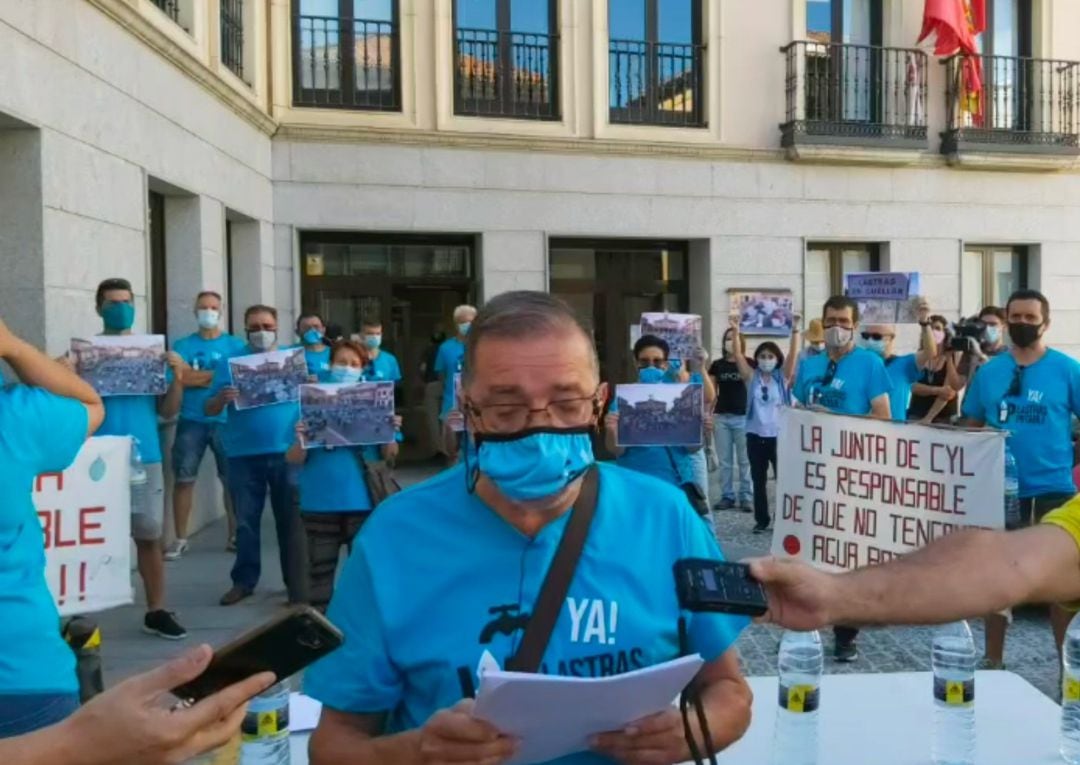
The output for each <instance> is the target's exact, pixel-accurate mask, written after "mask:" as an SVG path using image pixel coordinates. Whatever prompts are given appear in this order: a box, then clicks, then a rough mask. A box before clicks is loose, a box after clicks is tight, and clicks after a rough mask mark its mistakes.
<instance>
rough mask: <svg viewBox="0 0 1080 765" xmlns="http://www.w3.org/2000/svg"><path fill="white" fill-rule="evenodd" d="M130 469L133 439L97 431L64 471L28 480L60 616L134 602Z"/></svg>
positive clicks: (47, 569) (101, 609) (47, 575)
mask: <svg viewBox="0 0 1080 765" xmlns="http://www.w3.org/2000/svg"><path fill="white" fill-rule="evenodd" d="M130 475H131V439H130V438H129V437H127V436H101V437H98V438H91V439H89V440H87V442H86V443H85V444H83V447H82V449H81V450H80V451H79V455H78V456H77V457H76V458H75V461H74V462H73V463H72V464H71V466H70V467H68V469H67V470H65V471H64V472H63V473H43V474H41V475H39V476H38V477H37V480H36V481H34V486H33V490H34V491H33V497H34V508H35V509H36V510H37V515H38V520H39V521H40V522H41V530H42V533H43V534H44V536H45V575H46V577H47V579H48V582H49V589H50V590H51V591H52V594H53V598H54V599H55V600H56V605H57V607H58V608H59V609H60V615H61V616H67V615H69V614H87V613H92V612H94V611H104V610H105V609H107V608H113V607H115V606H122V605H125V604H127V603H131V602H132V601H133V593H132V589H131V560H130V558H131V542H130V541H129V538H130V536H131V485H130Z"/></svg>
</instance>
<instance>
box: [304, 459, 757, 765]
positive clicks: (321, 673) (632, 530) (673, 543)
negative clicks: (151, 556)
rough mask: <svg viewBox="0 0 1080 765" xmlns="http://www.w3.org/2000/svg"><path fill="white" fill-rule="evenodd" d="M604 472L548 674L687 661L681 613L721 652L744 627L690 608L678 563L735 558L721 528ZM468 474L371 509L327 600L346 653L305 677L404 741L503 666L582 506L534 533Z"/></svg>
mask: <svg viewBox="0 0 1080 765" xmlns="http://www.w3.org/2000/svg"><path fill="white" fill-rule="evenodd" d="M598 469H599V471H600V472H599V499H598V503H597V508H596V515H595V517H594V519H593V522H592V527H591V528H590V531H589V538H588V541H587V542H586V545H585V550H584V551H583V553H582V556H581V560H580V562H579V563H578V566H577V570H576V572H575V574H574V579H573V582H572V584H571V585H570V591H569V594H568V597H567V599H566V602H565V605H564V607H563V609H562V611H561V613H560V614H559V617H558V621H557V623H556V626H555V630H554V632H553V633H552V636H551V641H550V643H549V644H548V646H547V650H546V651H545V653H544V659H543V661H542V663H541V667H540V671H541V672H542V673H545V674H552V675H570V676H580V677H600V676H608V675H615V674H622V673H624V672H627V671H630V670H634V669H638V668H641V667H647V666H651V665H653V664H657V663H659V662H663V661H668V660H670V659H674V658H676V657H677V656H678V654H679V640H678V619H679V616H680V615H685V616H686V618H687V620H688V628H689V643H690V650H691V651H693V652H697V653H700V654H701V655H702V657H703V658H704V659H705V660H706V661H712V660H714V659H717V658H719V657H720V656H721V655H722V654H723V653H724V652H725V651H727V650H728V649H729V648H730V647H731V646H732V644H733V643H734V642H735V640H736V639H737V638H738V636H739V633H740V631H741V630H742V629H743V628H744V627H745V626H746V624H747V620H746V619H745V618H743V617H737V616H723V615H720V614H680V611H679V604H678V599H677V597H676V594H675V587H674V582H673V578H672V568H673V566H674V564H675V562H676V561H677V560H679V559H681V558H688V557H700V558H714V559H718V560H719V559H722V555H721V553H720V548H719V547H718V546H717V544H716V540H715V539H714V538H713V536H712V533H711V532H710V530H709V528H708V526H707V525H706V524H705V523H704V522H703V521H702V520H701V519H700V518H699V517H698V516H697V515H696V514H695V513H694V511H693V510H691V508H690V506H689V504H688V503H687V501H686V497H685V496H684V495H683V493H682V492H681V491H679V490H678V489H675V488H673V487H670V486H665V485H664V484H662V483H660V482H659V481H656V480H655V479H653V478H650V477H648V476H643V475H640V474H638V473H634V472H632V471H628V470H623V469H621V468H619V467H616V466H614V465H610V464H606V463H604V464H600V465H599V468H598ZM465 475H466V474H465V469H464V467H463V466H458V467H455V468H452V469H450V470H447V471H444V472H442V473H440V474H438V475H436V476H435V477H434V478H431V479H430V480H428V481H425V482H424V483H422V484H419V485H416V486H413V487H411V488H409V489H406V490H405V491H403V492H400V493H398V494H395V495H393V496H392V497H390V498H389V499H387V500H386V501H385V502H383V504H381V505H380V506H379V509H378V510H377V511H376V512H374V513H372V515H371V518H370V519H369V520H368V521H367V524H366V525H365V526H364V528H363V530H362V531H361V532H360V534H359V535H358V536H357V538H356V543H355V545H354V547H353V554H352V555H351V556H350V558H349V561H348V563H347V564H346V565H345V569H344V571H343V572H342V575H341V578H340V579H339V580H338V584H337V588H336V591H335V593H334V598H333V600H332V601H331V603H330V610H329V613H328V616H329V618H330V620H331V621H332V622H334V624H336V625H338V627H340V628H341V629H342V630H343V631H344V633H345V644H344V646H342V647H341V648H340V649H338V650H337V651H335V652H334V653H332V654H330V656H328V657H326V658H325V659H323V660H322V661H320V662H319V663H317V664H316V665H315V666H314V667H312V668H311V670H310V671H309V672H308V674H307V677H306V679H305V682H304V690H305V691H306V692H307V693H308V694H310V695H312V696H314V697H315V698H317V699H319V700H320V701H321V702H323V703H324V704H325V705H327V706H328V707H330V708H332V709H337V710H341V711H344V712H355V713H376V712H384V711H385V712H389V719H388V730H389V732H400V731H403V730H410V729H414V728H417V727H418V726H421V725H423V724H424V722H425V721H427V719H428V718H429V717H430V716H431V715H432V714H433V713H435V712H436V711H438V710H440V709H443V708H446V707H450V706H453V705H454V704H455V703H457V702H458V701H459V700H460V699H461V694H462V690H461V684H460V682H459V679H458V670H459V668H462V669H464V670H465V671H466V672H468V673H470V674H471V675H472V676H473V678H474V683H476V684H477V685H478V684H479V680H478V676H479V673H478V668H479V667H480V666H482V665H483V666H490V665H491V664H492V663H494V664H497V665H498V666H499V667H505V664H506V660H507V658H508V657H510V656H511V655H512V654H513V653H514V652H515V650H516V649H517V648H518V647H519V642H520V639H521V635H522V630H523V629H524V623H525V620H524V619H523V618H522V616H523V615H526V614H529V613H531V611H532V609H533V607H534V606H535V603H536V598H537V596H538V595H539V592H540V587H541V585H542V584H543V581H544V577H545V575H546V574H547V571H548V568H549V566H550V565H551V561H552V559H553V557H554V555H555V550H556V549H557V547H558V545H559V541H560V539H561V538H562V534H563V531H564V530H565V528H566V523H567V520H568V519H569V517H570V513H566V514H564V515H563V516H561V517H560V518H558V519H556V520H555V521H552V522H551V523H549V524H548V525H547V526H545V527H544V528H543V529H541V530H540V532H539V533H538V534H537V535H536V537H535V538H532V539H530V538H529V537H526V536H524V535H523V534H521V533H520V532H519V531H517V530H516V529H515V528H514V527H512V526H511V525H509V524H508V523H507V522H506V521H504V520H503V519H502V518H501V517H500V516H499V515H498V514H497V513H495V512H494V511H492V510H491V508H489V507H488V506H487V505H485V504H484V503H483V502H481V501H480V499H478V498H477V497H476V495H475V494H472V493H470V492H468V491H466V486H465ZM643 500H644V501H643ZM403 540H404V543H403ZM558 762H559V763H560V765H599V763H606V762H608V760H606V759H603V758H600V757H597V756H595V755H593V754H587V753H582V754H578V755H573V756H571V757H566V758H563V759H560V760H558Z"/></svg>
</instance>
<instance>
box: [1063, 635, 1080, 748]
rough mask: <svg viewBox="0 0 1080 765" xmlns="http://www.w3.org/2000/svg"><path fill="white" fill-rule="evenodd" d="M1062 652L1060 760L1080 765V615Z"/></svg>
mask: <svg viewBox="0 0 1080 765" xmlns="http://www.w3.org/2000/svg"><path fill="white" fill-rule="evenodd" d="M1061 652H1062V655H1063V658H1064V661H1065V667H1064V671H1063V672H1062V673H1061V758H1062V759H1063V760H1065V762H1067V763H1069V765H1080V615H1078V616H1074V617H1073V620H1072V621H1071V622H1069V629H1068V630H1067V631H1066V632H1065V644H1064V645H1063V646H1062V650H1061Z"/></svg>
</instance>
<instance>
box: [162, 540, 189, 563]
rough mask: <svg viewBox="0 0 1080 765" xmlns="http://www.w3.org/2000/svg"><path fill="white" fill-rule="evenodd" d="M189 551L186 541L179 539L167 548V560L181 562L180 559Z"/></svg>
mask: <svg viewBox="0 0 1080 765" xmlns="http://www.w3.org/2000/svg"><path fill="white" fill-rule="evenodd" d="M187 551H188V542H187V540H186V539H177V540H176V541H175V542H173V543H172V544H171V545H169V546H168V547H166V548H165V560H180V557H181V556H182V555H183V554H184V553H186V552H187Z"/></svg>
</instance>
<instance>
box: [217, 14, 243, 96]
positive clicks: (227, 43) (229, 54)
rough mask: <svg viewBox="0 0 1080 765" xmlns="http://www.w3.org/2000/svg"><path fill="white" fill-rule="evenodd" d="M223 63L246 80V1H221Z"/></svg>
mask: <svg viewBox="0 0 1080 765" xmlns="http://www.w3.org/2000/svg"><path fill="white" fill-rule="evenodd" d="M221 63H223V64H224V65H225V66H227V67H228V68H229V69H231V70H232V72H233V74H235V75H236V76H237V77H239V78H240V79H243V78H244V0H221Z"/></svg>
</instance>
